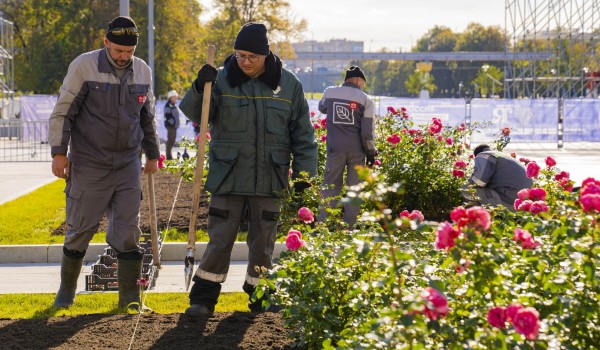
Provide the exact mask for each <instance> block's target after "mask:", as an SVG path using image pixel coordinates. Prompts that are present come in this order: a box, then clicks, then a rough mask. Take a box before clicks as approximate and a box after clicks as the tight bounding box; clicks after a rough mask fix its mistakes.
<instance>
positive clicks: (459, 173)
mask: <svg viewBox="0 0 600 350" xmlns="http://www.w3.org/2000/svg"><path fill="white" fill-rule="evenodd" d="M452 176H454V177H461V178H462V177H465V172H464V171H462V170H460V169H453V170H452Z"/></svg>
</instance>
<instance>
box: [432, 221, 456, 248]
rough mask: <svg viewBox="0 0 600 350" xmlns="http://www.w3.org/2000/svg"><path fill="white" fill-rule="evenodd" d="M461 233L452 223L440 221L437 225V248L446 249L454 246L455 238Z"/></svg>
mask: <svg viewBox="0 0 600 350" xmlns="http://www.w3.org/2000/svg"><path fill="white" fill-rule="evenodd" d="M459 234H460V231H457V230H455V229H454V227H452V225H450V223H449V222H448V221H444V222H442V223H440V224H439V225H438V227H437V238H436V239H435V247H436V248H437V249H446V250H450V248H452V247H454V238H456V237H457V236H458V235H459Z"/></svg>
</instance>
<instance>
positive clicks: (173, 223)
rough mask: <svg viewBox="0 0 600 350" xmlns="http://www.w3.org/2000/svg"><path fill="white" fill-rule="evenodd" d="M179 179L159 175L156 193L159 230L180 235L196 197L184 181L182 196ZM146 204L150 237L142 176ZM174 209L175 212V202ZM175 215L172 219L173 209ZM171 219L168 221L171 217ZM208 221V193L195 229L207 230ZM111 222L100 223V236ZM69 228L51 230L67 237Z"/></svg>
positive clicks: (143, 218)
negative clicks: (166, 230) (177, 231)
mask: <svg viewBox="0 0 600 350" xmlns="http://www.w3.org/2000/svg"><path fill="white" fill-rule="evenodd" d="M179 180H180V178H179V176H177V175H173V174H170V173H167V172H164V171H159V172H158V173H156V174H155V175H154V193H155V202H156V222H157V225H158V229H159V230H164V229H166V228H167V227H170V228H177V229H178V230H180V231H184V232H187V231H188V230H189V225H190V217H191V215H192V196H193V194H194V183H193V182H185V181H181V186H180V188H179V193H178V192H177V187H178V186H179ZM142 188H143V200H142V204H141V207H140V228H141V229H142V232H145V233H150V210H149V207H148V205H149V204H148V195H147V190H148V182H147V177H146V176H142ZM175 194H177V200H176V201H175V207H174V208H173V202H174V199H175ZM172 208H173V214H172V215H171V209H172ZM170 215H171V219H170V220H169V216H170ZM207 218H208V197H207V195H206V193H203V194H202V198H201V200H200V210H198V219H197V220H196V229H203V230H206V224H207ZM107 224H108V221H107V218H106V216H105V217H104V218H103V219H102V221H100V228H99V229H98V231H99V232H106V227H107ZM66 232H67V225H66V223H65V222H63V223H62V224H61V225H60V226H59V227H57V228H55V229H54V230H52V234H53V235H65V234H66Z"/></svg>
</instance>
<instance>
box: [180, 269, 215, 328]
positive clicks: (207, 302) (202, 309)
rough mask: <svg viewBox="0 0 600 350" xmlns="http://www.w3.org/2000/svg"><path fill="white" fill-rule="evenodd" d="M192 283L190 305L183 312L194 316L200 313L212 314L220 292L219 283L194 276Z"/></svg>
mask: <svg viewBox="0 0 600 350" xmlns="http://www.w3.org/2000/svg"><path fill="white" fill-rule="evenodd" d="M193 281H194V285H193V286H192V290H191V291H190V307H189V308H187V309H186V310H185V314H186V315H187V316H189V317H192V318H195V317H200V316H202V315H212V313H213V312H214V311H215V305H217V300H218V299H219V293H221V283H218V282H212V281H208V280H205V279H202V278H200V277H197V276H194V278H193Z"/></svg>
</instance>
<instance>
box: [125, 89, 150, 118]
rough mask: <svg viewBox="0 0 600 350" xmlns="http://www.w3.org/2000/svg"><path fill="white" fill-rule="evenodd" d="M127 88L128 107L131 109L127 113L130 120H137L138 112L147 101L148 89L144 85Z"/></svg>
mask: <svg viewBox="0 0 600 350" xmlns="http://www.w3.org/2000/svg"><path fill="white" fill-rule="evenodd" d="M128 88H129V100H130V101H129V103H128V106H129V108H131V110H129V111H128V112H129V116H130V117H131V118H134V119H138V118H139V114H140V111H141V110H142V106H143V105H144V103H146V100H147V99H148V91H149V90H150V88H149V86H146V85H129V87H128Z"/></svg>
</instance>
